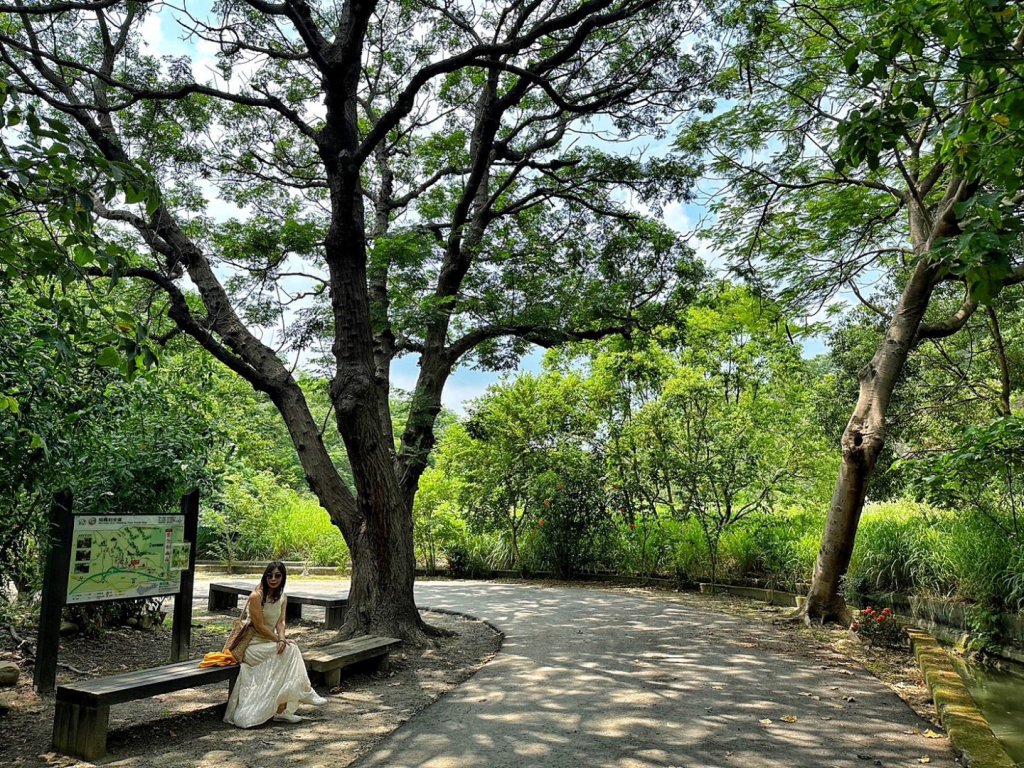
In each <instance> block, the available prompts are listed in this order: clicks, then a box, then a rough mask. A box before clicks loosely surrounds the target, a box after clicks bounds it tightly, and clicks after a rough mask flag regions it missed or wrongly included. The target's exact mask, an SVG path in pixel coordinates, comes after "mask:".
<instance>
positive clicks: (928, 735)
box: [921, 728, 942, 739]
mask: <svg viewBox="0 0 1024 768" xmlns="http://www.w3.org/2000/svg"><path fill="white" fill-rule="evenodd" d="M921 735H922V736H924V737H925V738H926V739H941V738H942V734H941V733H936V732H935V731H933V730H932V729H931V728H929V729H928V730H927V731H925V732H924V733H922V734H921Z"/></svg>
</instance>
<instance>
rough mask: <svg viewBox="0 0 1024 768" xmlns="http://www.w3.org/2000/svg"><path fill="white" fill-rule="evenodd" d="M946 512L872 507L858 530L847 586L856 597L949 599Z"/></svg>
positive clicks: (913, 506)
mask: <svg viewBox="0 0 1024 768" xmlns="http://www.w3.org/2000/svg"><path fill="white" fill-rule="evenodd" d="M944 518H945V515H944V513H942V512H940V511H938V510H936V509H934V508H933V507H930V506H928V505H926V504H918V503H915V502H910V501H898V502H891V503H885V504H868V505H867V506H866V507H865V509H864V513H863V515H862V516H861V521H860V526H859V528H858V530H857V542H856V545H855V546H854V550H853V556H852V558H851V560H850V568H849V570H848V571H847V576H846V585H847V591H848V592H850V593H851V595H850V596H851V597H855V596H856V595H861V594H869V593H872V592H900V593H905V594H912V593H930V594H945V593H947V592H948V591H949V590H950V589H951V588H952V586H953V585H952V584H951V580H950V578H949V563H948V562H946V560H945V557H944V553H943V552H942V547H941V542H942V537H943V529H944V527H945V526H944V525H943V522H944Z"/></svg>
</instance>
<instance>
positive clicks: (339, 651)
mask: <svg viewBox="0 0 1024 768" xmlns="http://www.w3.org/2000/svg"><path fill="white" fill-rule="evenodd" d="M401 643H402V641H401V640H398V639H396V638H394V637H357V638H354V639H352V640H345V641H344V642H341V643H335V644H334V645H329V646H325V647H324V648H314V649H312V650H309V651H306V652H305V653H304V654H302V658H303V659H305V661H306V665H307V666H308V667H309V668H310V669H314V670H316V671H318V672H323V671H325V670H327V669H333V668H338V667H344V666H348V665H349V664H355V663H356V662H359V661H364V660H366V659H369V658H373V657H374V656H383V655H384V654H386V653H388V652H389V651H390V650H391V649H392V648H394V647H395V646H398V645H401Z"/></svg>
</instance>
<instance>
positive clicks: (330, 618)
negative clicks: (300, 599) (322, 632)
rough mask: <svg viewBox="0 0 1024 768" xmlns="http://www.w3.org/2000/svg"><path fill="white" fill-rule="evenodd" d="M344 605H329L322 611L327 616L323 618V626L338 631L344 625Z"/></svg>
mask: <svg viewBox="0 0 1024 768" xmlns="http://www.w3.org/2000/svg"><path fill="white" fill-rule="evenodd" d="M347 607H348V606H345V605H334V606H332V605H329V606H327V607H326V608H325V609H324V610H325V611H326V612H327V615H326V616H325V617H324V619H325V620H324V626H325V627H326V628H327V629H338V628H339V627H341V625H342V624H344V623H345V609H346V608H347Z"/></svg>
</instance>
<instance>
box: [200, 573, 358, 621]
mask: <svg viewBox="0 0 1024 768" xmlns="http://www.w3.org/2000/svg"><path fill="white" fill-rule="evenodd" d="M256 586H257V585H255V584H246V583H244V582H241V581H218V582H214V583H213V584H211V585H210V596H209V599H208V600H207V608H208V609H209V610H211V611H225V610H231V609H232V608H235V609H237V608H238V596H239V595H248V594H249V593H251V592H252V591H253V590H254V589H255V588H256ZM287 597H288V603H287V605H286V606H285V618H286V619H287V620H289V621H293V620H296V619H301V618H302V606H303V605H320V606H323V609H324V612H325V620H324V626H325V627H327V629H338V628H339V627H340V626H341V625H342V624H344V623H345V611H346V610H347V609H348V600H347V599H346V598H344V597H324V596H323V595H314V594H312V593H310V592H292V591H291V590H288V592H287Z"/></svg>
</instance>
